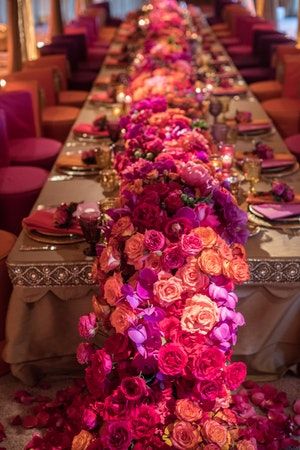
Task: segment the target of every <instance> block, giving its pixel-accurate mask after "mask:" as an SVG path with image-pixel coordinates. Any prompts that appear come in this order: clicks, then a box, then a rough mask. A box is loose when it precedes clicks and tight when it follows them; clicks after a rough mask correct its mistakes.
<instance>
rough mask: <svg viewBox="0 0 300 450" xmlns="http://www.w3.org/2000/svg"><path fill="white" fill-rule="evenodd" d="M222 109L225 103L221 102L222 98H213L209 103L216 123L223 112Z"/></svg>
mask: <svg viewBox="0 0 300 450" xmlns="http://www.w3.org/2000/svg"><path fill="white" fill-rule="evenodd" d="M222 110H223V105H222V103H221V102H220V100H217V99H214V98H213V99H211V101H210V104H209V112H210V114H211V115H212V116H213V118H214V122H215V123H216V122H217V118H218V116H219V115H220V114H221V112H222Z"/></svg>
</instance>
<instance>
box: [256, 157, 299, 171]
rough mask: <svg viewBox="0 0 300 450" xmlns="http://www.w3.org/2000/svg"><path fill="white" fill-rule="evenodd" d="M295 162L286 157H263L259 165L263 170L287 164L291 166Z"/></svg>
mask: <svg viewBox="0 0 300 450" xmlns="http://www.w3.org/2000/svg"><path fill="white" fill-rule="evenodd" d="M294 164H295V159H292V158H286V159H265V160H263V161H262V163H261V167H262V169H263V170H268V169H277V168H278V169H280V168H285V167H289V166H293V165H294Z"/></svg>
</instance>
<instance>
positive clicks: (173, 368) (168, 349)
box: [158, 344, 188, 375]
mask: <svg viewBox="0 0 300 450" xmlns="http://www.w3.org/2000/svg"><path fill="white" fill-rule="evenodd" d="M187 362H188V356H187V353H186V352H185V351H184V349H183V347H182V346H181V345H179V344H166V345H164V346H162V347H161V348H160V349H159V352H158V367H159V370H160V371H161V372H162V373H164V374H165V375H180V374H182V372H183V370H184V368H185V366H186V364H187Z"/></svg>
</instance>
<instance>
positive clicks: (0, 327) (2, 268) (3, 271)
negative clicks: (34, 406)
mask: <svg viewBox="0 0 300 450" xmlns="http://www.w3.org/2000/svg"><path fill="white" fill-rule="evenodd" d="M16 239H17V238H16V236H15V235H14V234H11V233H8V232H7V231H4V230H0V286H1V290H0V376H1V375H4V374H5V373H7V372H9V365H8V364H6V363H5V362H4V361H3V360H2V358H1V353H2V350H3V348H4V344H5V340H4V339H5V319H6V312H7V306H8V302H9V297H10V294H11V291H12V285H11V282H10V279H9V276H8V273H7V267H6V258H7V255H8V254H9V252H10V251H11V249H12V248H13V246H14V243H15V242H16Z"/></svg>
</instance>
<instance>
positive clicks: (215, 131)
mask: <svg viewBox="0 0 300 450" xmlns="http://www.w3.org/2000/svg"><path fill="white" fill-rule="evenodd" d="M228 131H229V128H228V126H227V125H226V124H225V123H214V124H213V125H212V127H211V132H212V136H213V138H214V140H215V141H216V142H226V140H227V135H228Z"/></svg>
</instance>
